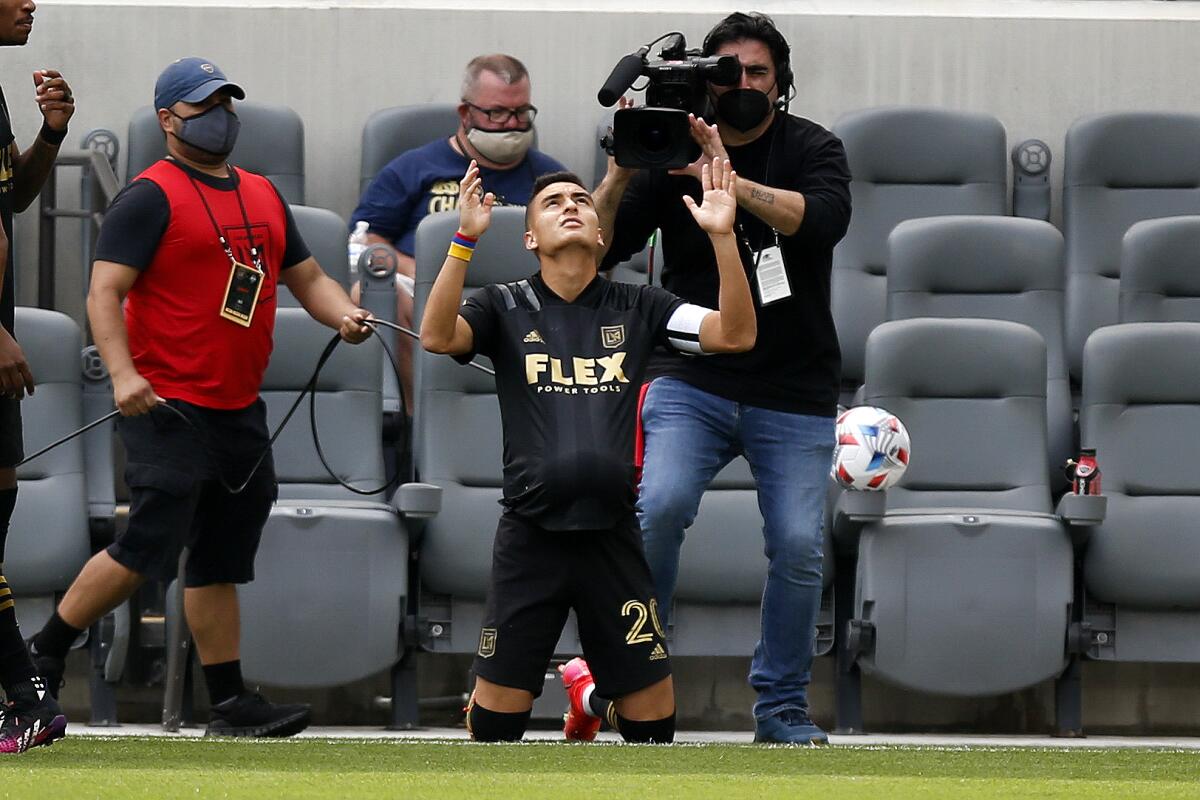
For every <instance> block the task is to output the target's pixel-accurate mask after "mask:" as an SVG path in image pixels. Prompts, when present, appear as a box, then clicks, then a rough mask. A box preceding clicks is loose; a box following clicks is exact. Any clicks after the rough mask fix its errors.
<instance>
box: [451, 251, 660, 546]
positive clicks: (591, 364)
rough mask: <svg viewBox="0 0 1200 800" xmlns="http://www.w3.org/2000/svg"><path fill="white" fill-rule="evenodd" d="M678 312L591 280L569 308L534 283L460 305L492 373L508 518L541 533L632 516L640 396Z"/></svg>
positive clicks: (638, 289) (486, 292)
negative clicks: (500, 423)
mask: <svg viewBox="0 0 1200 800" xmlns="http://www.w3.org/2000/svg"><path fill="white" fill-rule="evenodd" d="M681 305H683V301H682V300H680V299H679V298H678V297H675V296H674V295H673V294H671V293H670V292H667V291H665V290H663V289H659V288H656V287H649V286H634V285H631V284H624V283H613V282H611V281H608V280H605V279H604V278H602V277H599V276H597V277H596V279H595V280H593V281H592V282H591V283H590V284H589V285H588V287H587V288H586V289H584V290H583V292H582V293H581V294H580V295H579V297H577V298H576V299H575V301H574V302H571V303H568V302H566V301H564V300H563V299H561V298H560V297H558V295H556V294H554V292H552V291H551V290H550V289H549V287H547V286H546V284H545V282H544V281H543V280H542V276H541V273H537V274H535V275H533V276H531V277H530V278H529V279H527V280H523V281H517V282H515V283H508V284H493V285H491V286H487V287H485V288H484V289H482V290H481V291H480V292H478V293H477V294H476V295H474V296H473V297H471V298H470V299H468V300H467V301H466V302H465V303H464V304H463V306H462V308H461V309H460V312H459V313H460V314H461V315H462V317H463V318H464V319H465V320H466V321H467V322H468V323H469V324H470V326H471V330H472V331H473V332H474V337H475V339H474V341H475V344H474V349H475V351H476V352H478V353H482V354H483V355H486V356H488V357H490V358H491V359H492V364H493V365H494V366H495V368H496V391H497V394H498V395H499V399H500V414H501V417H502V419H503V422H504V500H503V504H504V506H505V508H507V509H508V510H509V511H511V512H513V513H516V514H518V515H520V516H521V517H524V518H526V519H529V520H530V521H532V522H534V523H535V524H536V525H538V526H540V527H542V528H546V529H548V530H600V529H605V528H611V527H613V526H614V525H616V524H617V523H618V522H620V521H622V520H624V519H626V518H627V517H629V515H631V514H632V513H633V504H634V485H633V474H634V471H633V447H634V425H635V423H636V411H637V401H638V392H639V389H640V387H641V382H642V378H643V375H644V374H645V371H646V366H647V363H648V361H649V357H650V353H651V351H652V350H653V349H654V347H655V346H657V345H664V346H667V345H668V343H669V338H673V337H669V336H668V333H669V329H668V324H667V323H668V321H669V320H670V319H671V318H672V314H673V313H674V312H675V310H676V309H678V308H679V307H680V306H681ZM473 355H474V353H468V354H467V355H465V356H460V357H459V360H461V361H464V362H465V361H469V360H470V359H471V357H472V356H473Z"/></svg>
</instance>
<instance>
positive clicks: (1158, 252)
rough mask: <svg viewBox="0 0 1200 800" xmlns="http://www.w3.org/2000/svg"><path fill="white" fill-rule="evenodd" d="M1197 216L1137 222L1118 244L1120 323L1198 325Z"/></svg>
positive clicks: (1199, 241)
mask: <svg viewBox="0 0 1200 800" xmlns="http://www.w3.org/2000/svg"><path fill="white" fill-rule="evenodd" d="M1197 253H1200V216H1191V217H1167V218H1165V219H1152V220H1143V221H1142V222H1136V223H1134V224H1133V225H1132V226H1130V228H1129V230H1128V231H1127V232H1126V233H1125V237H1124V239H1122V241H1121V284H1120V321H1121V322H1200V269H1197V265H1196V254H1197Z"/></svg>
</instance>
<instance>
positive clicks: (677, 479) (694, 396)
mask: <svg viewBox="0 0 1200 800" xmlns="http://www.w3.org/2000/svg"><path fill="white" fill-rule="evenodd" d="M642 427H643V430H644V432H645V443H646V452H645V466H644V470H643V474H642V482H641V486H640V489H639V497H638V519H639V521H640V522H641V526H642V541H643V542H644V544H645V549H646V560H647V561H648V562H649V564H650V571H651V573H652V574H653V577H654V591H655V595H656V597H657V598H658V605H659V608H660V609H662V611H663V613H664V614H666V613H669V611H670V608H671V598H672V597H673V595H674V593H675V582H676V579H677V577H678V575H679V548H680V546H681V545H682V544H683V532H684V529H686V528H687V527H689V526H690V525H691V524H692V522H693V520H695V518H696V510H697V509H698V508H699V506H700V497H701V495H703V494H704V490H705V489H706V488H707V487H708V484H709V483H710V482H711V481H712V479H713V478H714V477H715V476H716V474H717V473H718V472H719V471H720V470H721V468H722V467H724V466H725V465H726V464H728V463H729V462H730V461H731V460H733V459H734V458H735V457H737V456H738V455H744V456H745V457H746V460H747V461H748V462H749V463H750V469H751V472H752V473H753V475H754V480H755V483H756V484H757V487H758V508H759V510H760V511H761V512H762V516H763V523H764V524H763V537H764V538H765V539H766V555H767V559H768V561H769V566H768V568H767V581H766V587H765V589H764V590H763V596H762V618H761V624H762V631H761V634H760V638H759V642H758V645H757V646H756V647H755V649H754V660H753V662H752V663H751V666H750V685H751V686H753V687H754V690H755V691H756V692H758V701H757V702H756V703H755V704H754V717H755V719H760V720H761V719H766V718H768V717H771V716H774V715H776V714H779V713H781V712H783V711H787V710H789V709H800V710H803V711H807V710H808V682H809V678H810V675H811V670H812V659H813V633H814V628H815V626H816V619H817V611H818V610H819V608H820V604H821V555H822V549H821V548H822V537H821V525H822V522H823V519H824V508H825V491H826V485H827V482H828V479H829V464H830V459H831V458H832V456H833V443H834V419H833V417H817V416H809V415H806V414H790V413H786V412H782V411H770V410H767V409H764V408H756V407H754V406H748V405H743V404H741V403H735V402H733V401H732V400H726V399H724V398H722V397H717V396H716V395H712V394H709V393H708V392H705V391H702V390H700V389H697V388H696V387H694V386H691V385H690V384H687V383H684V382H683V381H681V380H678V379H675V378H658V379H656V380H655V381H654V382H653V383H651V384H650V388H649V390H648V391H647V393H646V400H645V404H644V405H643V407H642Z"/></svg>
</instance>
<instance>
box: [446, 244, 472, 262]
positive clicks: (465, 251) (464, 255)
mask: <svg viewBox="0 0 1200 800" xmlns="http://www.w3.org/2000/svg"><path fill="white" fill-rule="evenodd" d="M474 254H475V251H474V250H472V249H471V248H469V247H463V246H462V245H461V244H459V243H458V242H451V243H450V250H449V252H447V253H446V255H448V256H450V257H451V258H457V259H458V260H459V261H466V262H470V260H471V256H472V255H474Z"/></svg>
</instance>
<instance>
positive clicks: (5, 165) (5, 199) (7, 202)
mask: <svg viewBox="0 0 1200 800" xmlns="http://www.w3.org/2000/svg"><path fill="white" fill-rule="evenodd" d="M13 138H14V137H13V130H12V118H11V117H9V116H8V103H7V102H6V101H5V100H4V91H3V90H0V222H2V223H3V224H4V235H5V236H6V237H8V261H7V262H6V263H7V266H6V267H5V269H4V287H3V289H2V290H0V295H2V296H0V324H2V325H3V326H4V330H6V331H8V332H9V333H12V330H13V315H14V314H15V313H16V302H17V296H16V284H15V273H16V271H17V265H16V264H15V263H14V262H13V160H12V143H13Z"/></svg>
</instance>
